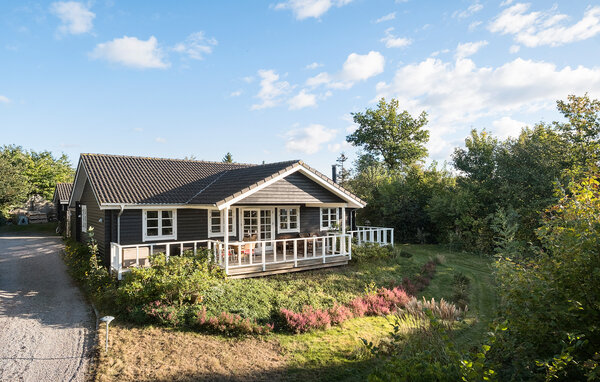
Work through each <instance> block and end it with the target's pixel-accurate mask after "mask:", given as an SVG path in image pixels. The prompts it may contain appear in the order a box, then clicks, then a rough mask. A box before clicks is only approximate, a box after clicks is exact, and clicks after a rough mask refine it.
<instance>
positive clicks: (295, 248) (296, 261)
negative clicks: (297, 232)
mask: <svg viewBox="0 0 600 382" xmlns="http://www.w3.org/2000/svg"><path fill="white" fill-rule="evenodd" d="M297 266H298V240H294V268H295V267H297Z"/></svg>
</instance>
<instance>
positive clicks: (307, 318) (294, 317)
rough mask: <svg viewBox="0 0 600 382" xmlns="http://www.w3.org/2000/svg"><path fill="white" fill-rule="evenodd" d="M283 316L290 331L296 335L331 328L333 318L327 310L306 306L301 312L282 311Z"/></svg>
mask: <svg viewBox="0 0 600 382" xmlns="http://www.w3.org/2000/svg"><path fill="white" fill-rule="evenodd" d="M281 315H282V316H283V318H284V320H285V324H286V326H287V327H288V329H290V330H292V331H293V332H294V333H304V332H307V331H309V330H314V329H328V328H329V327H330V326H331V316H330V315H329V312H328V311H326V310H320V309H314V308H313V307H312V306H309V305H307V306H305V307H304V308H302V311H301V312H298V313H295V312H293V311H291V310H287V309H281Z"/></svg>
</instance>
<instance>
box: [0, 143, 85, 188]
mask: <svg viewBox="0 0 600 382" xmlns="http://www.w3.org/2000/svg"><path fill="white" fill-rule="evenodd" d="M0 157H1V158H3V159H4V160H6V161H7V163H10V164H11V165H12V166H14V167H15V168H16V169H19V171H21V174H22V175H24V176H25V177H26V178H27V183H28V184H29V187H28V192H29V194H30V195H31V194H40V195H42V196H43V197H44V198H46V199H51V198H52V195H53V193H54V188H55V187H56V183H62V182H72V181H73V174H74V171H73V168H72V167H71V164H70V162H69V158H68V157H67V156H66V155H65V154H62V155H61V156H60V157H58V158H55V157H54V156H53V155H52V153H51V152H50V151H40V152H36V151H33V150H30V151H27V150H24V149H23V148H22V147H21V146H15V145H8V146H2V147H1V148H0Z"/></svg>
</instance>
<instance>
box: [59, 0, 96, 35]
mask: <svg viewBox="0 0 600 382" xmlns="http://www.w3.org/2000/svg"><path fill="white" fill-rule="evenodd" d="M50 12H52V13H53V14H54V15H56V16H57V17H58V18H59V19H60V21H61V25H60V26H59V27H58V31H59V32H60V33H62V34H83V33H87V32H89V31H91V30H92V27H93V21H94V18H95V17H96V15H95V14H94V12H92V11H90V7H89V5H85V4H83V3H78V2H76V1H59V2H56V3H52V4H50Z"/></svg>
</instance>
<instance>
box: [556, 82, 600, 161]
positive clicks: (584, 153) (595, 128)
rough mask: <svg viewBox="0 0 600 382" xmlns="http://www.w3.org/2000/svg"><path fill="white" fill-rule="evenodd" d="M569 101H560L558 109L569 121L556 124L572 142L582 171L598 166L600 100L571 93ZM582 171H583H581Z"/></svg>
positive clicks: (599, 155)
mask: <svg viewBox="0 0 600 382" xmlns="http://www.w3.org/2000/svg"><path fill="white" fill-rule="evenodd" d="M567 100H568V102H565V101H558V102H557V107H558V111H560V112H561V113H562V115H563V116H564V117H565V118H566V119H567V120H568V122H566V123H564V122H555V123H554V125H555V127H556V128H557V129H558V131H560V132H561V133H562V134H563V136H564V137H565V138H566V140H567V141H568V142H569V143H570V144H571V146H572V147H571V151H572V154H573V156H574V158H575V161H576V164H577V165H578V166H579V167H580V168H581V169H582V172H586V171H589V170H590V169H591V168H597V167H598V163H599V160H600V101H599V100H597V99H594V100H591V99H590V98H589V97H588V95H587V93H586V94H585V95H584V96H583V97H578V96H575V95H570V96H568V97H567ZM580 172H581V171H580Z"/></svg>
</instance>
